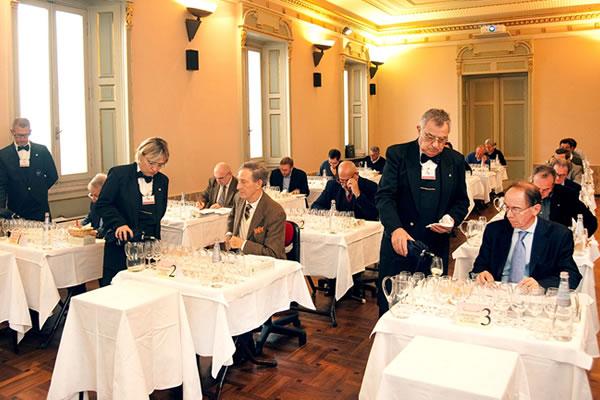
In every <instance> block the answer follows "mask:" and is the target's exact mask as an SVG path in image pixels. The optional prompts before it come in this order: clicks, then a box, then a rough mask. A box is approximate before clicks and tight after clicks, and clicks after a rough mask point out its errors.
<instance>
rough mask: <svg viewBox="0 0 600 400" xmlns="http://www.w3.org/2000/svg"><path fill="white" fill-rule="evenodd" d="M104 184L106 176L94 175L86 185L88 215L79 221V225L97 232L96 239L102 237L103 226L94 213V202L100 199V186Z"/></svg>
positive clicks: (95, 212)
mask: <svg viewBox="0 0 600 400" xmlns="http://www.w3.org/2000/svg"><path fill="white" fill-rule="evenodd" d="M104 182H106V174H96V176H94V177H93V178H92V180H91V181H90V183H88V186H87V188H88V190H89V193H88V197H89V198H90V200H91V203H90V212H89V213H88V215H87V216H86V217H85V218H84V219H83V220H82V221H81V225H88V224H89V225H91V226H92V228H94V229H95V230H96V232H97V235H96V236H97V237H99V238H102V237H104V226H103V225H104V224H103V221H102V218H101V217H100V215H98V212H97V211H96V202H97V201H98V197H100V192H101V191H102V186H104Z"/></svg>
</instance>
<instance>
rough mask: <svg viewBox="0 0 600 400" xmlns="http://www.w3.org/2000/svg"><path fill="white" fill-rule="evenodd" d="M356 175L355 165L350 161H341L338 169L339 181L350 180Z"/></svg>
mask: <svg viewBox="0 0 600 400" xmlns="http://www.w3.org/2000/svg"><path fill="white" fill-rule="evenodd" d="M355 173H356V165H354V163H353V162H352V161H343V162H342V163H341V164H340V166H339V167H338V175H339V176H340V178H341V179H350V178H352V175H354V174H355Z"/></svg>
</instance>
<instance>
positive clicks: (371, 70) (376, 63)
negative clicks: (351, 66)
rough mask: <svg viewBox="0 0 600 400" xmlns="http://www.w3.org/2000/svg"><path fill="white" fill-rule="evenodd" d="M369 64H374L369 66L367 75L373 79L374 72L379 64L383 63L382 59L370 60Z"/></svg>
mask: <svg viewBox="0 0 600 400" xmlns="http://www.w3.org/2000/svg"><path fill="white" fill-rule="evenodd" d="M371 64H373V65H374V67H373V66H371V67H369V76H370V77H371V79H373V78H374V77H375V74H376V73H377V70H378V69H379V66H380V65H383V62H382V61H371Z"/></svg>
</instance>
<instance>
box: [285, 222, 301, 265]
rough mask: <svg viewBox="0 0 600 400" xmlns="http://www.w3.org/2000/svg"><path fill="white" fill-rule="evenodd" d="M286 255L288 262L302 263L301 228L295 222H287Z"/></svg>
mask: <svg viewBox="0 0 600 400" xmlns="http://www.w3.org/2000/svg"><path fill="white" fill-rule="evenodd" d="M285 255H286V257H287V259H288V260H291V261H297V262H300V228H299V227H298V225H297V224H296V223H295V222H293V221H285Z"/></svg>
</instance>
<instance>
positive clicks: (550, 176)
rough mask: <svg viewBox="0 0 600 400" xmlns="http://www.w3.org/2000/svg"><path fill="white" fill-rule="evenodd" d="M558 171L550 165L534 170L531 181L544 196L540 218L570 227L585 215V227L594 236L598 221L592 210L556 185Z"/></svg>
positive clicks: (570, 191)
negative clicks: (580, 216) (579, 215)
mask: <svg viewBox="0 0 600 400" xmlns="http://www.w3.org/2000/svg"><path fill="white" fill-rule="evenodd" d="M555 179H556V171H554V169H553V168H552V167H550V166H548V165H539V166H537V167H535V168H534V170H533V174H532V177H531V180H532V182H533V184H534V185H535V186H537V188H538V189H539V190H540V194H541V195H542V209H541V211H540V215H539V217H540V218H543V219H546V220H549V221H554V222H558V223H559V224H561V225H564V226H566V227H570V226H571V225H572V224H573V223H572V221H571V220H572V219H574V220H575V221H577V215H578V214H581V215H583V226H584V227H585V228H586V229H587V231H588V235H589V236H592V234H593V233H594V232H596V229H597V228H598V221H597V220H596V217H595V216H594V215H593V214H592V213H591V212H590V210H589V209H588V208H587V207H586V206H585V204H583V203H582V202H581V201H580V200H579V196H578V195H577V194H576V193H575V192H573V191H572V190H570V189H567V188H565V187H564V186H562V185H555Z"/></svg>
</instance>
